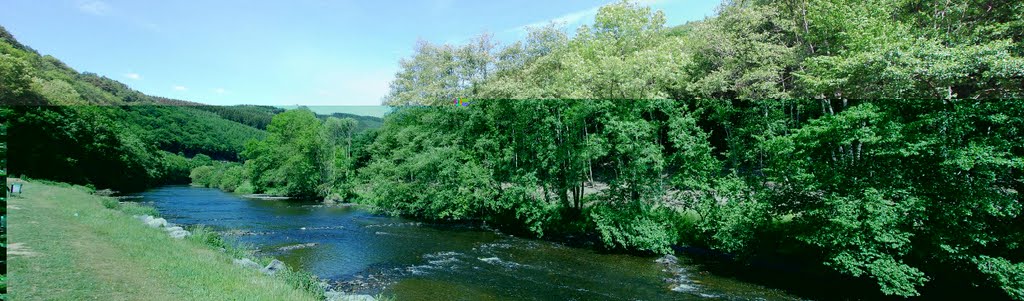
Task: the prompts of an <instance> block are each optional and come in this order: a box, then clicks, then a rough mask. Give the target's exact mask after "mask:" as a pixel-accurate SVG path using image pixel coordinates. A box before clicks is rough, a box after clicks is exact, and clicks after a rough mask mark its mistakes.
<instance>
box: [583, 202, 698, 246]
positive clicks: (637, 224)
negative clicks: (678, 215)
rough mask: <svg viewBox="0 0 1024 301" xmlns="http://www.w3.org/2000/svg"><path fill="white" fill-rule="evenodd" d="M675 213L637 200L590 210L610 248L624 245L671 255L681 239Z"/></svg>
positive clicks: (599, 231) (591, 216)
mask: <svg viewBox="0 0 1024 301" xmlns="http://www.w3.org/2000/svg"><path fill="white" fill-rule="evenodd" d="M673 214H674V212H670V211H668V210H667V209H664V208H648V207H646V206H644V205H641V204H637V203H629V204H602V205H598V206H596V207H594V208H593V209H592V210H591V211H590V218H591V219H592V220H593V221H594V224H595V226H596V227H597V231H598V233H600V234H601V240H602V241H604V243H605V245H606V246H608V247H622V248H624V249H636V250H644V251H652V252H655V253H661V254H667V253H669V252H671V249H670V248H669V247H670V246H671V245H673V244H675V243H676V242H678V241H679V236H678V232H676V231H675V229H674V228H675V227H673V224H672V221H671V220H670V219H669V217H670V216H671V215H673Z"/></svg>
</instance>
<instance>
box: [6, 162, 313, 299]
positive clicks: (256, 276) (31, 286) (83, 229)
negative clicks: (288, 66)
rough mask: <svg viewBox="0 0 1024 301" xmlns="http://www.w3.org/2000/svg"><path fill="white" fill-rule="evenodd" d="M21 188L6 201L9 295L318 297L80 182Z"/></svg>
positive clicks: (183, 297)
mask: <svg viewBox="0 0 1024 301" xmlns="http://www.w3.org/2000/svg"><path fill="white" fill-rule="evenodd" d="M10 181H15V180H10ZM23 191H24V193H23V194H22V195H21V196H18V197H14V198H10V199H9V200H8V203H7V205H8V207H7V209H8V210H9V211H11V213H12V214H11V215H10V217H9V218H10V222H9V223H8V226H9V233H8V242H9V243H10V245H9V248H8V254H7V255H8V259H7V261H8V262H7V268H8V272H9V274H10V275H11V276H12V277H10V281H9V283H8V286H9V290H8V291H9V292H11V294H10V298H11V299H13V300H83V299H98V300H132V299H147V300H318V299H319V296H315V295H313V294H311V293H309V292H306V291H303V290H299V289H297V288H294V287H292V286H291V285H289V284H288V283H286V282H285V281H284V280H283V279H278V278H273V277H269V276H266V275H263V274H261V273H260V272H259V271H257V270H251V269H246V268H243V267H240V266H236V265H234V264H232V262H231V258H230V256H228V255H227V254H224V253H220V252H218V251H216V250H213V249H211V248H209V247H208V246H206V245H203V244H201V243H198V242H194V241H191V240H177V239H173V238H171V237H168V236H167V235H166V234H165V233H164V232H163V231H161V230H159V229H154V228H150V227H147V226H146V225H144V224H142V223H140V222H139V221H138V220H136V219H133V218H132V217H131V216H130V215H128V214H125V213H122V212H119V211H115V210H110V209H106V208H104V206H103V205H102V203H103V200H104V199H105V198H104V197H98V196H93V195H90V194H89V193H88V192H87V189H86V188H84V187H80V186H70V185H66V184H65V185H62V184H44V183H39V182H34V181H33V182H26V183H24V189H23Z"/></svg>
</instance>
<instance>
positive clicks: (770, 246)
mask: <svg viewBox="0 0 1024 301" xmlns="http://www.w3.org/2000/svg"><path fill="white" fill-rule="evenodd" d="M1022 15H1024V5H1021V4H1020V3H1015V2H1009V1H1005V2H999V1H996V2H992V1H984V2H971V1H968V2H966V3H959V4H952V3H940V2H934V3H933V2H888V1H868V2H855V1H849V2H846V1H839V2H836V1H796V2H785V1H784V2H763V1H736V2H728V3H726V4H724V5H723V6H722V7H721V8H720V10H719V15H718V16H717V17H714V18H709V19H706V20H703V21H699V22H691V23H687V24H684V25H681V26H677V27H666V26H665V16H664V15H663V13H662V12H660V11H652V10H651V9H649V8H646V7H642V6H639V5H636V4H632V3H627V2H623V3H619V4H614V5H609V6H605V7H602V8H601V9H600V11H599V12H598V14H597V16H596V18H595V20H594V23H593V24H592V25H587V26H582V27H580V28H578V29H576V31H575V32H574V33H571V34H570V33H568V32H566V31H565V30H564V29H562V28H560V27H559V26H558V25H557V24H553V25H550V26H545V27H541V28H533V29H532V30H531V31H530V32H529V35H528V37H527V38H526V39H525V40H523V41H517V42H514V43H511V44H508V45H503V46H501V45H498V44H497V42H496V41H494V40H493V39H492V37H491V36H490V35H486V34H485V35H481V36H479V37H478V38H475V39H473V40H472V41H470V42H469V43H467V44H465V45H449V44H443V45H437V44H432V43H430V42H426V41H420V42H419V43H417V45H416V48H415V54H414V55H413V56H412V57H410V58H407V59H404V60H402V61H401V71H399V72H398V73H397V74H396V76H395V79H394V81H393V82H392V83H391V90H390V93H389V94H388V96H387V97H386V98H385V102H386V103H387V104H389V105H393V106H396V107H398V108H397V109H396V111H395V112H393V113H391V114H389V115H388V116H387V117H386V118H385V122H384V124H383V127H382V128H381V129H380V130H379V131H376V132H374V133H372V134H368V135H363V137H362V139H354V140H355V142H352V143H350V142H349V140H350V139H348V137H349V136H351V134H350V133H351V130H349V126H348V125H345V123H344V122H341V121H340V120H328V121H326V122H318V121H317V120H316V118H315V117H314V115H313V114H312V113H311V112H309V111H305V110H295V111H289V112H286V113H284V114H280V115H278V116H276V117H275V118H274V119H273V121H272V122H271V123H270V125H269V126H268V137H267V139H266V140H263V141H262V142H255V143H251V144H250V145H248V146H247V147H246V151H245V152H244V153H243V157H244V158H246V162H245V164H244V168H243V167H241V166H226V165H225V167H223V168H220V169H217V168H207V169H203V170H196V171H194V172H193V176H194V178H195V179H196V180H198V182H200V183H211V184H212V185H211V186H217V185H221V184H219V183H217V181H216V179H214V180H210V179H209V177H207V176H206V175H208V174H210V173H212V172H214V171H216V170H220V171H219V172H221V173H223V174H229V173H230V174H241V175H243V177H247V178H248V179H249V181H251V182H250V183H251V184H252V186H253V187H252V188H254V189H255V191H258V192H272V193H279V194H287V195H293V196H300V197H314V198H323V197H327V198H328V199H336V198H339V197H340V198H342V199H348V200H351V201H355V202H361V203H365V204H368V205H371V206H374V207H376V208H378V209H379V210H381V211H384V212H388V213H392V214H400V215H407V216H415V217H421V218H427V219H437V220H485V221H489V222H491V223H495V224H500V225H503V226H505V227H506V228H509V229H520V230H521V231H528V232H531V233H533V235H535V236H540V237H544V236H551V235H564V234H566V233H595V234H597V235H598V236H599V238H600V240H601V241H602V242H603V243H604V244H605V246H606V247H608V248H612V249H622V250H646V251H652V252H657V253H667V252H670V251H671V249H670V247H671V246H673V245H677V244H685V245H696V246H705V247H710V248H712V249H715V250H719V251H723V252H728V253H731V254H736V255H738V256H740V257H739V258H752V257H756V256H759V255H764V254H772V255H781V256H788V257H789V258H797V259H799V260H809V261H814V262H818V263H820V264H822V265H823V266H824V267H827V268H829V269H832V270H833V271H836V272H838V273H842V274H845V275H849V276H852V277H857V278H861V279H863V278H867V279H872V281H873V282H875V284H876V287H877V289H878V290H879V291H880V292H881V293H884V294H886V295H896V296H915V295H919V294H920V293H921V292H922V289H923V288H931V289H933V296H934V295H937V294H941V293H938V292H941V291H943V289H946V290H949V291H956V290H957V289H960V288H970V287H981V288H984V289H987V288H992V289H995V290H996V291H1002V293H1003V294H1005V295H1004V296H1009V297H1011V298H1016V299H1020V298H1024V257H1022V254H1024V252H1022V251H1024V249H1022V247H1024V246H1022V243H1024V236H1022V235H1024V219H1022V218H1021V214H1022V202H1021V196H1020V194H1019V191H1022V189H1024V178H1022V167H1024V139H1022V138H1021V137H1022V134H1024V132H1022V131H1024V102H1021V101H1016V100H995V99H1013V98H1020V97H1022V96H1024V57H1022V55H1024V44H1022V43H1021V38H1022V37H1021V33H1022V32H1024V20H1022ZM454 98H466V99H470V102H469V104H468V105H465V106H459V105H452V99H454ZM502 99H509V100H502ZM510 99H516V100H510ZM658 99H665V100H658ZM668 99H672V100H668ZM869 99H874V100H869ZM883 99H889V100H883ZM909 99H917V100H909ZM357 136H358V135H357ZM280 162H287V163H285V164H280ZM230 182H231V181H229V183H230ZM242 182H245V181H244V180H243V181H242ZM208 185H209V184H208ZM228 186H231V185H228ZM248 188H249V187H246V189H248Z"/></svg>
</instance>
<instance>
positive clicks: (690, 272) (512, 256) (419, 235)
mask: <svg viewBox="0 0 1024 301" xmlns="http://www.w3.org/2000/svg"><path fill="white" fill-rule="evenodd" d="M141 195H142V196H143V198H142V201H143V202H152V204H153V205H154V206H156V207H157V209H159V210H160V213H161V214H162V215H163V216H164V217H165V218H167V219H168V220H169V221H171V222H174V223H179V224H186V225H194V224H204V225H208V226H211V227H213V228H215V229H217V230H219V231H224V233H228V234H230V235H229V236H230V237H233V238H235V239H237V241H238V242H240V243H245V244H249V245H251V246H253V247H255V248H258V249H259V250H261V252H264V253H266V254H269V255H272V256H274V257H276V258H278V259H280V260H282V261H284V262H285V263H287V264H288V265H289V266H292V267H299V268H302V269H305V270H308V271H310V272H312V273H314V274H316V275H318V276H320V277H321V278H325V279H329V280H331V282H332V283H337V284H339V289H342V290H351V291H354V292H359V293H368V294H376V293H379V292H385V293H387V294H391V295H394V296H396V297H397V298H398V299H399V300H699V299H706V298H718V299H725V300H790V299H793V298H792V297H791V296H788V295H786V294H784V293H783V292H780V291H777V290H770V289H765V288H762V287H759V286H756V285H752V284H747V283H743V282H740V281H736V280H732V279H728V278H721V277H716V276H714V275H710V274H708V273H706V272H703V271H701V270H700V269H699V266H697V265H694V264H691V263H689V262H687V260H686V259H685V258H680V262H679V265H678V266H666V265H663V264H659V263H656V262H655V261H654V259H655V258H651V257H639V256H631V255H622V254H601V253H598V252H594V251H592V250H587V249H579V248H572V247H567V246H563V245H561V244H557V243H552V242H546V241H538V240H530V239H523V238H518V237H512V236H509V235H504V234H501V233H498V232H494V231H486V230H481V229H476V228H472V227H458V226H435V225H428V224H424V223H420V222H415V221H410V220H405V219H401V218H394V217H385V216H379V215H374V214H371V213H369V212H366V211H363V210H359V209H356V208H352V207H326V206H319V205H312V204H294V203H287V202H282V201H267V200H248V199H242V198H239V197H237V196H235V195H232V194H229V193H224V192H221V191H219V190H217V189H209V188H195V187H188V186H167V187H161V188H157V189H154V190H151V191H148V192H145V193H142V194H141ZM300 244H306V245H303V246H301V247H295V246H296V245H300ZM314 244H315V245H314ZM290 246H291V247H290ZM282 248H284V249H285V251H282V250H281V249H282Z"/></svg>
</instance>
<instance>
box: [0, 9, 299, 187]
mask: <svg viewBox="0 0 1024 301" xmlns="http://www.w3.org/2000/svg"><path fill="white" fill-rule="evenodd" d="M0 37H2V39H0V81H2V82H0V87H2V89H0V91H2V92H0V102H2V103H3V104H4V106H3V107H2V108H0V110H2V112H0V123H3V124H5V125H6V126H7V130H8V131H7V133H9V135H10V136H9V137H8V139H9V140H10V141H17V142H16V143H11V144H10V145H9V147H8V156H9V157H10V158H16V159H15V160H10V161H8V171H9V173H11V174H13V175H18V176H21V175H25V176H29V177H37V178H46V179H52V180H59V181H65V182H70V183H76V184H82V185H92V186H94V187H97V188H112V189H116V190H122V191H135V190H140V189H144V188H146V187H151V186H153V185H157V184H165V183H188V181H189V178H188V175H189V172H190V171H191V169H192V168H194V167H196V166H199V165H204V164H208V163H209V162H210V161H211V160H212V159H217V160H236V161H237V160H238V159H239V157H238V154H239V153H240V152H241V151H242V150H243V149H244V146H245V143H246V142H247V141H248V140H250V139H261V138H262V137H264V136H265V135H266V134H265V132H264V131H263V130H261V129H260V127H261V125H262V127H265V124H266V123H268V122H269V120H270V118H271V117H272V116H273V115H274V114H276V113H278V112H280V111H281V110H280V109H274V108H271V107H258V106H235V107H211V106H204V105H201V104H198V103H193V102H187V101H181V100H172V99H167V98H162V97H153V96H149V95H145V94H142V93H140V92H138V91H135V90H132V89H130V88H128V86H126V85H124V84H123V83H120V82H117V81H115V80H112V79H109V78H106V77H103V76H99V75H96V74H92V73H79V72H77V71H75V70H73V69H71V68H70V67H68V66H66V65H65V64H64V63H62V62H60V61H59V60H57V59H56V58H54V57H51V56H43V55H40V54H39V53H37V52H36V51H35V50H33V49H31V48H28V47H27V46H24V45H22V44H20V43H18V42H17V41H16V40H14V38H13V37H12V36H11V35H10V34H9V33H8V32H7V31H6V30H3V28H0ZM55 146H59V147H55ZM195 159H198V160H195Z"/></svg>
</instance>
